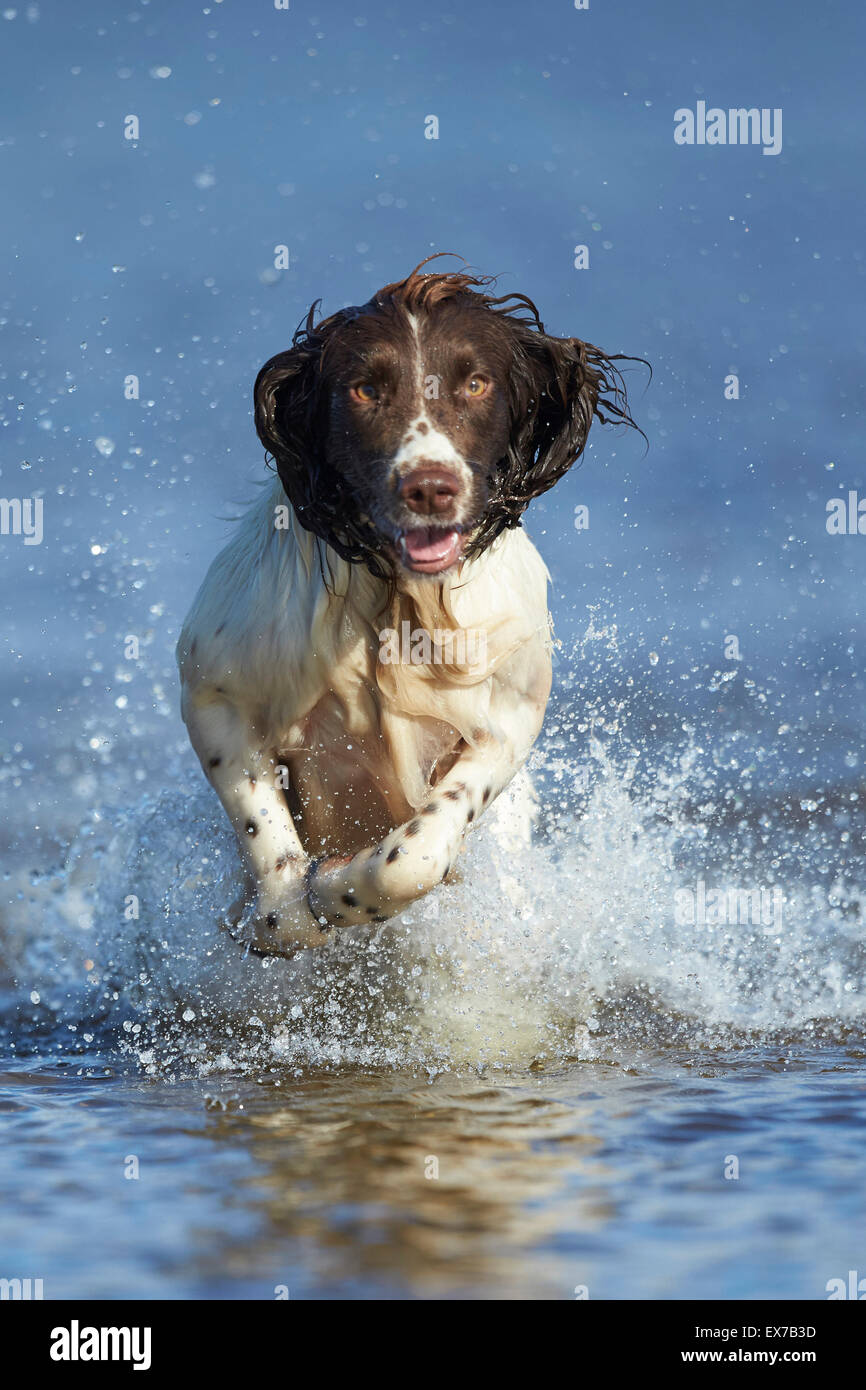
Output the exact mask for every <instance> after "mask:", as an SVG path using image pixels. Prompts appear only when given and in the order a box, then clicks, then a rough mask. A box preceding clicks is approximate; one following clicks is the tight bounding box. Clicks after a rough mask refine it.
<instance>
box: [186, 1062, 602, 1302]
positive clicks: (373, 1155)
mask: <svg viewBox="0 0 866 1390" xmlns="http://www.w3.org/2000/svg"><path fill="white" fill-rule="evenodd" d="M243 1104H244V1108H243V1110H240V1109H238V1108H237V1103H236V1102H233V1101H232V1100H231V1099H230V1098H229V1097H228V1096H220V1095H217V1094H212V1095H211V1096H210V1097H209V1100H208V1106H209V1112H208V1113H209V1118H210V1125H209V1128H208V1129H207V1130H206V1133H207V1135H208V1136H209V1137H210V1139H212V1140H213V1141H214V1142H216V1143H219V1144H227V1145H230V1146H236V1145H238V1143H241V1142H242V1143H243V1144H244V1146H245V1148H247V1149H248V1151H249V1153H250V1154H251V1156H252V1157H253V1158H254V1160H255V1163H256V1167H257V1169H258V1171H257V1172H256V1173H255V1174H254V1175H252V1176H248V1177H246V1178H245V1179H244V1180H243V1181H242V1182H241V1183H240V1185H239V1186H238V1187H237V1188H236V1189H235V1190H234V1192H233V1193H232V1195H231V1197H230V1199H229V1201H230V1204H231V1205H232V1206H242V1207H244V1208H246V1209H247V1211H248V1214H249V1215H254V1216H255V1217H256V1226H257V1230H258V1235H257V1237H256V1238H255V1239H254V1240H252V1241H250V1242H249V1243H248V1244H246V1245H245V1246H244V1247H243V1248H242V1249H238V1248H237V1246H236V1245H234V1243H232V1245H231V1248H230V1250H224V1251H223V1252H222V1255H221V1258H222V1257H228V1259H229V1261H230V1265H231V1269H232V1273H233V1274H234V1275H235V1277H242V1278H244V1277H245V1278H247V1279H248V1278H250V1277H251V1276H252V1277H257V1276H259V1275H261V1278H262V1284H263V1296H265V1297H267V1296H270V1294H271V1292H272V1291H271V1290H269V1289H268V1288H267V1287H264V1286H265V1285H267V1283H268V1281H269V1279H270V1275H271V1273H273V1275H274V1280H275V1282H283V1283H286V1284H288V1285H289V1288H290V1292H293V1290H292V1287H291V1285H292V1278H291V1273H292V1270H293V1268H294V1267H296V1266H297V1265H299V1264H301V1265H302V1266H303V1268H304V1271H305V1276H304V1277H305V1280H307V1281H309V1282H310V1283H311V1284H312V1285H314V1286H316V1288H317V1292H318V1293H319V1294H320V1295H321V1294H324V1295H327V1293H328V1292H329V1291H331V1292H333V1293H345V1292H346V1286H347V1283H351V1282H354V1281H356V1280H357V1281H358V1282H359V1283H363V1286H364V1288H365V1290H366V1292H367V1293H368V1294H369V1293H370V1292H372V1291H374V1290H375V1289H378V1290H379V1291H380V1292H381V1291H382V1289H383V1286H384V1287H387V1288H389V1289H390V1290H391V1292H392V1293H396V1294H399V1293H401V1292H402V1293H405V1294H408V1295H410V1296H411V1295H416V1296H420V1297H429V1296H435V1295H441V1294H444V1293H447V1294H449V1295H450V1296H452V1297H454V1296H457V1297H459V1296H460V1294H461V1293H465V1294H466V1295H469V1294H470V1293H471V1294H473V1295H474V1296H475V1297H478V1296H481V1297H485V1296H487V1297H496V1296H500V1297H508V1296H520V1297H524V1298H525V1297H527V1296H528V1297H554V1298H562V1297H570V1296H573V1295H572V1290H571V1284H569V1283H568V1280H569V1279H571V1281H572V1283H573V1282H574V1281H575V1279H578V1278H579V1275H580V1261H579V1254H580V1251H581V1249H582V1248H585V1249H586V1250H587V1252H589V1251H590V1250H591V1248H592V1244H593V1242H592V1233H593V1231H595V1230H596V1229H597V1228H598V1227H599V1226H600V1225H601V1224H602V1223H604V1222H605V1221H606V1220H607V1219H608V1217H609V1216H610V1215H611V1214H612V1207H611V1204H610V1202H609V1201H608V1199H607V1197H606V1195H605V1188H604V1169H603V1166H602V1165H601V1163H600V1162H599V1160H598V1159H597V1158H596V1157H595V1156H594V1154H595V1150H596V1149H597V1148H598V1145H599V1140H598V1138H597V1137H596V1136H595V1135H593V1134H592V1133H590V1132H587V1131H586V1130H584V1129H583V1127H582V1125H581V1116H582V1113H583V1111H584V1109H585V1107H582V1106H581V1104H580V1103H579V1102H577V1103H570V1104H565V1103H563V1102H562V1101H560V1100H559V1099H552V1098H551V1097H550V1096H549V1095H548V1094H540V1093H538V1092H537V1091H536V1089H535V1086H534V1083H533V1081H532V1080H531V1079H527V1080H526V1081H525V1082H524V1083H522V1084H520V1083H517V1084H507V1085H498V1084H497V1085H494V1086H491V1085H488V1084H485V1083H484V1082H482V1081H479V1080H476V1081H471V1080H459V1079H456V1078H450V1077H440V1078H438V1079H437V1080H436V1082H435V1083H434V1084H433V1085H427V1084H426V1083H425V1082H423V1081H419V1080H418V1079H416V1078H403V1079H401V1078H399V1077H394V1076H393V1075H391V1076H375V1075H373V1076H371V1075H366V1076H359V1075H348V1076H328V1077H321V1076H319V1077H309V1078H305V1080H304V1081H302V1082H297V1083H293V1084H292V1085H291V1086H290V1087H289V1088H288V1090H287V1088H286V1085H285V1082H284V1083H283V1084H282V1085H279V1086H278V1085H276V1084H275V1082H274V1081H273V1080H268V1081H265V1082H264V1083H263V1086H262V1093H261V1095H260V1096H259V1097H258V1098H254V1099H253V1100H252V1102H251V1101H250V1100H249V1098H246V1099H245V1101H244V1102H243ZM223 1107H225V1108H223ZM527 1261H530V1262H531V1264H532V1271H531V1278H530V1277H529V1276H528V1270H527V1267H526V1266H527ZM575 1270H577V1273H576V1274H575V1273H574V1271H575ZM278 1276H281V1277H278ZM302 1291H303V1290H302Z"/></svg>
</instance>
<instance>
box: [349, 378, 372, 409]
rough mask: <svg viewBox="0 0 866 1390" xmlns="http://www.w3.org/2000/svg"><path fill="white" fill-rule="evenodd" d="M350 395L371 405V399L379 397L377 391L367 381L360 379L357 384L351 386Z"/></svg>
mask: <svg viewBox="0 0 866 1390" xmlns="http://www.w3.org/2000/svg"><path fill="white" fill-rule="evenodd" d="M351 395H353V396H354V398H355V400H356V401H362V402H363V404H364V405H371V404H372V403H373V401H377V400H378V399H379V392H378V391H377V390H376V388H375V386H373V385H371V383H370V382H369V381H362V382H360V384H359V385H358V386H353V387H352V390H351Z"/></svg>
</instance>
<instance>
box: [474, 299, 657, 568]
mask: <svg viewBox="0 0 866 1390" xmlns="http://www.w3.org/2000/svg"><path fill="white" fill-rule="evenodd" d="M525 302H526V303H529V301H525ZM530 307H531V308H532V310H533V312H534V306H530ZM506 321H508V323H509V327H510V328H511V330H512V333H513V353H514V355H513V368H512V372H511V379H510V390H511V401H510V406H511V421H512V424H511V439H510V442H509V447H508V453H507V454H506V456H505V458H503V459H502V460H501V461H500V463H499V465H498V468H497V472H496V476H495V477H494V478H493V479H492V480H491V483H492V488H491V503H490V506H489V508H488V514H487V516H486V518H485V522H484V525H483V528H482V532H481V535H480V536H479V537H478V538H477V539H476V541H475V543H474V545H473V550H477V549H482V548H484V547H485V546H487V545H489V544H490V542H491V540H493V539H494V538H495V536H497V535H498V534H499V533H500V531H502V530H504V529H505V528H506V527H510V526H519V525H520V518H521V516H522V515H523V512H524V511H525V510H526V508H527V507H528V506H529V503H530V502H531V501H532V499H533V498H534V497H540V496H541V494H542V493H544V492H547V491H548V489H549V488H552V487H553V486H554V484H555V483H557V482H558V481H559V479H560V478H561V477H562V476H563V475H564V474H565V473H567V472H568V470H569V468H571V466H572V464H574V463H575V462H576V461H577V459H579V458H580V456H581V454H582V453H583V450H584V447H585V445H586V441H587V437H588V435H589V431H590V426H591V425H592V422H593V420H600V421H601V422H602V424H608V423H610V422H615V423H619V424H624V425H629V426H630V427H631V428H633V429H636V430H638V432H639V433H641V434H642V433H643V431H641V430H640V429H639V426H637V425H636V424H635V422H634V420H633V419H632V418H631V415H630V413H629V408H628V399H627V395H626V388H625V383H624V381H623V379H622V376H621V374H620V372H619V370H618V368H617V367H616V366H615V365H614V364H615V363H616V362H618V361H641V360H642V359H640V358H630V357H625V356H624V355H623V354H617V355H615V356H608V354H607V353H604V352H602V351H601V349H600V348H597V347H594V346H593V345H592V343H586V342H584V341H583V340H582V339H581V338H554V337H552V336H551V335H550V334H548V333H545V332H544V329H543V327H542V326H541V324H540V321H539V320H538V319H537V317H536V319H535V324H534V325H533V324H530V323H529V322H527V320H526V319H525V318H524V319H513V318H510V319H507V320H506ZM536 325H537V326H536Z"/></svg>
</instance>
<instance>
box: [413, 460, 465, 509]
mask: <svg viewBox="0 0 866 1390" xmlns="http://www.w3.org/2000/svg"><path fill="white" fill-rule="evenodd" d="M459 492H460V481H459V479H458V478H456V477H455V476H454V474H453V473H450V472H449V471H448V469H447V468H415V469H413V470H412V472H411V473H407V474H406V477H405V478H404V479H403V480H402V482H401V483H400V498H401V500H402V501H403V502H405V503H406V506H407V507H408V508H409V510H410V511H412V512H417V514H418V515H419V516H441V517H449V516H450V515H451V513H452V512H453V511H454V499H455V498H456V497H457V496H458V494H459Z"/></svg>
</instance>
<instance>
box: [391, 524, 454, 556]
mask: <svg viewBox="0 0 866 1390" xmlns="http://www.w3.org/2000/svg"><path fill="white" fill-rule="evenodd" d="M456 539H457V532H456V531H443V530H442V529H441V528H439V527H434V526H416V527H413V529H412V530H411V531H405V532H404V534H403V544H404V545H405V547H406V553H407V554H408V556H409V558H410V559H411V560H414V561H416V563H417V564H422V565H424V564H432V563H433V562H434V561H436V560H444V559H445V557H446V556H447V555H449V554H450V553H451V551H452V550H453V549H454V543H455V541H456Z"/></svg>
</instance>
